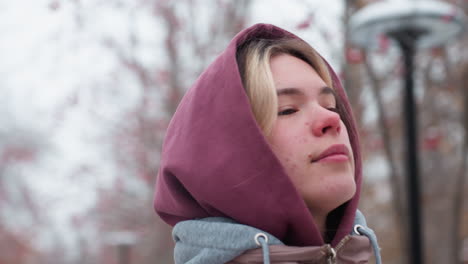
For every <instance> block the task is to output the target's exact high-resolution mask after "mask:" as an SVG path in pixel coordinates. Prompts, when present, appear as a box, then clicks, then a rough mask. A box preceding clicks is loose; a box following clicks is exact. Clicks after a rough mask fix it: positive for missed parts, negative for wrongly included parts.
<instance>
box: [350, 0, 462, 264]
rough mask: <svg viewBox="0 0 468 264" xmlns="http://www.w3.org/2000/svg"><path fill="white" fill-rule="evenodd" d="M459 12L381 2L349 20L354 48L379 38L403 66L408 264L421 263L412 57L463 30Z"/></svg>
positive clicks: (429, 0)
mask: <svg viewBox="0 0 468 264" xmlns="http://www.w3.org/2000/svg"><path fill="white" fill-rule="evenodd" d="M464 23H465V17H464V14H463V13H462V11H460V10H459V9H457V8H456V7H455V6H453V5H450V4H448V3H445V2H439V1H433V0H421V1H418V0H412V1H411V0H409V1H401V0H398V1H396V0H395V1H382V2H377V3H375V4H371V5H368V6H366V7H365V8H363V9H361V10H359V11H358V12H357V13H356V14H354V15H353V16H352V17H351V19H350V29H351V30H350V32H351V35H350V39H351V42H352V43H354V44H355V45H357V46H360V47H363V48H368V49H374V48H377V47H378V37H379V36H381V35H382V34H385V35H387V36H388V37H390V38H393V39H394V40H395V41H396V42H397V43H398V45H399V47H400V49H401V52H402V54H403V57H404V64H405V85H404V87H405V92H404V107H405V112H404V113H405V114H404V116H405V123H406V125H405V130H406V133H405V134H406V147H407V149H406V151H407V157H406V169H407V190H408V191H407V192H408V213H409V229H410V230H409V232H410V233H409V239H410V252H411V254H410V261H409V263H414V264H420V263H423V257H422V254H421V252H422V251H421V248H422V241H421V225H420V207H419V193H420V191H419V182H418V181H419V176H418V170H419V168H418V148H417V127H418V126H417V118H416V107H415V104H414V91H413V86H414V79H413V70H414V54H415V53H416V51H417V49H418V48H429V47H434V46H440V45H442V44H443V43H445V42H447V41H448V40H450V39H453V38H455V36H456V35H458V34H459V33H460V32H461V31H462V30H463V27H464Z"/></svg>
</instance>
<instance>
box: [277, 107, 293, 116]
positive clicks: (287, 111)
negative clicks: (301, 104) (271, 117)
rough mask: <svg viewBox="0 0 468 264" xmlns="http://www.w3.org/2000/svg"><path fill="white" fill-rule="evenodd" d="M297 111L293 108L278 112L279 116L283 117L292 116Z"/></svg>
mask: <svg viewBox="0 0 468 264" xmlns="http://www.w3.org/2000/svg"><path fill="white" fill-rule="evenodd" d="M296 112H297V110H296V109H293V108H288V109H285V110H282V111H279V112H278V115H279V116H283V115H291V114H294V113H296Z"/></svg>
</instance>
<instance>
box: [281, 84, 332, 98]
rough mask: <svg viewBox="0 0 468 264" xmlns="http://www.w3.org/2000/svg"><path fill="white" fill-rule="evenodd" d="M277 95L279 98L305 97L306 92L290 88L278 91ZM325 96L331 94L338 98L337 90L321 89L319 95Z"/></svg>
mask: <svg viewBox="0 0 468 264" xmlns="http://www.w3.org/2000/svg"><path fill="white" fill-rule="evenodd" d="M276 94H277V95H278V97H279V96H282V95H304V92H303V91H302V90H301V89H298V88H294V87H288V88H282V89H278V90H277V91H276ZM324 94H331V95H333V97H336V95H335V90H333V89H332V88H330V87H328V86H324V87H322V88H321V89H320V92H319V95H324Z"/></svg>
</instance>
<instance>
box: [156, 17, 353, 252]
mask: <svg viewBox="0 0 468 264" xmlns="http://www.w3.org/2000/svg"><path fill="white" fill-rule="evenodd" d="M251 38H265V39H282V38H298V37H297V36H295V35H293V34H292V33H290V32H287V31H285V30H283V29H280V28H278V27H275V26H273V25H268V24H256V25H254V26H252V27H250V28H247V29H245V30H243V31H241V32H240V33H238V34H237V35H236V36H235V37H234V39H233V40H232V41H231V42H230V43H229V45H228V47H227V48H226V49H225V50H224V51H223V52H222V53H221V54H220V55H219V56H218V57H217V58H216V59H215V61H214V62H213V63H211V65H210V66H209V67H208V68H207V69H206V70H205V71H204V72H203V73H202V74H201V75H200V77H199V78H198V80H197V81H196V82H195V84H194V85H193V86H192V87H191V88H190V89H189V90H188V91H187V93H186V94H185V96H184V97H183V99H182V101H181V102H180V104H179V106H178V108H177V110H176V112H175V114H174V116H173V118H172V120H171V122H170V124H169V127H168V130H167V133H166V137H165V141H164V144H163V150H162V156H161V157H162V158H161V163H160V169H159V172H158V176H157V181H156V191H155V199H154V208H155V210H156V212H157V213H158V214H159V216H160V217H161V218H162V219H163V220H164V221H165V222H167V223H168V224H169V225H172V226H174V225H176V224H178V223H180V222H182V221H187V220H193V219H203V218H208V217H222V218H226V219H233V220H234V221H235V222H236V223H239V224H242V225H245V226H250V227H252V228H255V229H258V230H263V231H265V232H267V233H268V234H270V235H271V236H273V237H275V238H277V239H278V240H279V241H281V242H282V243H284V244H286V245H288V246H296V247H303V246H322V245H324V244H325V243H324V240H323V238H322V236H321V234H320V231H319V229H318V228H317V226H316V225H315V223H314V219H313V216H312V215H311V213H310V212H309V210H308V208H307V207H306V204H305V202H304V201H303V199H302V198H301V197H300V195H299V194H298V192H297V190H296V188H295V187H294V186H293V184H292V182H291V181H290V179H289V177H288V175H286V173H285V170H284V169H283V167H282V166H281V164H280V162H279V160H278V159H277V157H276V156H275V155H274V153H273V152H272V150H271V149H270V147H269V145H268V143H267V141H266V139H265V138H264V136H263V134H262V131H261V130H260V128H259V126H258V125H257V122H256V121H255V118H254V116H253V114H252V111H251V107H250V103H249V100H248V97H247V95H246V92H245V89H244V87H243V84H242V80H241V77H240V73H239V69H238V64H237V61H236V51H237V47H238V46H239V45H241V44H242V43H244V42H245V41H248V40H249V39H251ZM329 70H330V74H331V76H332V80H333V86H334V89H335V92H336V96H338V97H339V98H340V100H341V101H342V102H343V104H344V108H345V111H346V112H347V113H352V111H351V108H350V105H349V101H348V99H347V96H346V93H345V91H344V89H343V87H342V86H341V84H340V82H339V80H338V78H337V76H336V74H335V73H334V71H333V70H332V69H331V68H330V67H329ZM346 118H347V119H348V120H344V122H345V124H347V129H348V134H349V137H350V142H351V147H352V150H353V154H354V162H355V182H356V193H355V195H354V197H353V198H352V199H351V200H350V201H348V202H346V203H345V204H344V205H342V206H341V207H340V208H339V209H337V210H338V211H339V212H338V214H337V215H339V216H340V218H339V223H338V225H337V231H336V233H335V235H334V238H333V239H332V241H331V243H330V245H331V246H332V247H335V246H337V244H338V243H339V242H340V241H342V239H343V238H344V237H345V236H347V235H348V234H350V233H351V231H352V228H353V224H354V222H355V216H356V210H357V205H358V201H359V195H360V186H361V154H360V149H359V139H358V134H357V129H356V125H355V122H354V119H353V117H352V114H348V115H346Z"/></svg>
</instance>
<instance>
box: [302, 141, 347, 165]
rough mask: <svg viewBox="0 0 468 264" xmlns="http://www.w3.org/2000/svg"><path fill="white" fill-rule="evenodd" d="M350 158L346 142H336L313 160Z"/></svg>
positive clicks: (337, 160) (338, 160)
mask: <svg viewBox="0 0 468 264" xmlns="http://www.w3.org/2000/svg"><path fill="white" fill-rule="evenodd" d="M348 159H349V149H348V147H347V146H346V145H344V144H336V145H332V146H331V147H329V148H327V149H326V150H325V151H323V152H322V153H320V154H319V155H318V156H317V157H315V158H313V159H312V160H311V162H320V161H332V162H333V161H335V162H341V161H347V160H348Z"/></svg>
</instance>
